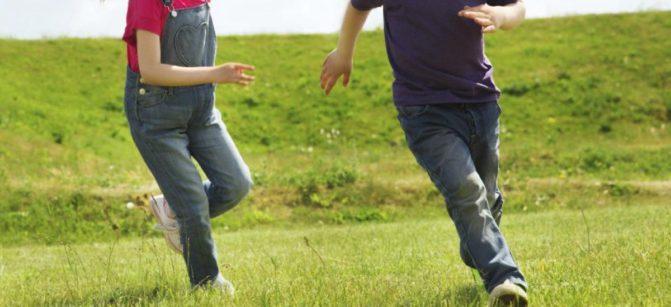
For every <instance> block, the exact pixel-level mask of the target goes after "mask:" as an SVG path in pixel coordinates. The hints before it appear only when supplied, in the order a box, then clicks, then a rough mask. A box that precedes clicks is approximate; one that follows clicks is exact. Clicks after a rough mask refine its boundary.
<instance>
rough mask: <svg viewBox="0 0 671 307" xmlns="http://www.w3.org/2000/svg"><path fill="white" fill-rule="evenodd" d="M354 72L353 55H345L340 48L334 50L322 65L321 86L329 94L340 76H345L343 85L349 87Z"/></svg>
mask: <svg viewBox="0 0 671 307" xmlns="http://www.w3.org/2000/svg"><path fill="white" fill-rule="evenodd" d="M351 73H352V57H351V56H343V55H342V54H340V53H339V52H338V49H336V50H333V51H332V52H331V53H329V55H328V56H326V60H324V64H323V65H322V74H321V77H320V79H321V87H322V90H324V92H325V93H326V95H327V96H328V95H329V94H330V93H331V90H332V89H333V87H334V86H335V84H336V82H338V79H340V76H343V79H342V85H343V86H344V87H347V85H349V77H350V74H351Z"/></svg>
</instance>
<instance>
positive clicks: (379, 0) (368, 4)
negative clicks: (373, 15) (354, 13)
mask: <svg viewBox="0 0 671 307" xmlns="http://www.w3.org/2000/svg"><path fill="white" fill-rule="evenodd" d="M383 2H384V1H383V0H352V6H353V7H354V8H355V9H357V10H360V11H369V10H372V9H374V8H376V7H380V6H382V4H383Z"/></svg>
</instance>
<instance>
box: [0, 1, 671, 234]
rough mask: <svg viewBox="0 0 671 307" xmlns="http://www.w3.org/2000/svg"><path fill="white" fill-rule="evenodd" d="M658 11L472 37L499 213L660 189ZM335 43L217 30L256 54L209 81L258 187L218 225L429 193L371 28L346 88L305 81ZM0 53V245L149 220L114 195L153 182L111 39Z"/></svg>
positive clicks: (350, 214)
mask: <svg viewBox="0 0 671 307" xmlns="http://www.w3.org/2000/svg"><path fill="white" fill-rule="evenodd" d="M669 17H671V13H646V14H633V15H607V16H584V17H571V18H562V19H550V20H533V21H529V22H528V23H526V24H525V26H524V27H522V28H520V29H519V30H516V31H513V32H510V33H499V34H496V35H493V36H489V37H488V38H487V44H488V46H487V51H488V55H489V56H490V58H491V59H492V61H493V62H494V65H495V67H496V79H497V83H498V84H499V86H500V87H501V88H502V89H503V90H504V98H503V100H502V105H503V109H504V114H503V118H502V121H503V129H502V140H503V145H502V159H503V165H502V185H503V187H504V189H505V191H506V192H507V195H508V202H507V203H508V208H509V211H535V210H543V209H545V208H563V207H568V208H575V207H585V206H592V205H595V204H596V205H613V204H632V203H634V204H635V203H637V202H639V201H646V202H649V203H663V202H666V203H668V196H669V195H668V193H669V192H668V191H669V190H671V189H669V184H668V180H669V179H671V164H670V163H668V161H670V160H671V131H670V129H669V121H670V120H671V93H670V91H669V88H671V60H670V59H669V57H668V50H669V49H670V48H671V42H670V41H669V40H668V39H667V36H668V33H669V32H671V18H669ZM651 29H654V30H651ZM335 40H336V37H335V36H328V35H327V36H323V35H321V36H249V37H226V38H220V42H219V43H220V44H219V46H220V48H219V50H220V53H219V60H218V62H223V61H226V60H236V61H242V62H250V63H254V64H255V65H256V66H257V67H258V73H257V77H258V80H259V81H258V82H257V83H256V84H255V85H254V86H253V87H251V88H247V89H240V88H233V87H225V86H222V87H219V89H218V92H217V94H218V100H217V103H218V105H219V107H220V108H221V110H222V112H223V113H224V117H225V120H226V122H227V125H228V127H229V130H230V131H231V132H232V134H233V136H234V138H235V139H236V141H237V143H238V145H239V147H240V149H241V151H242V152H243V155H244V156H245V157H246V159H247V160H248V162H249V164H250V167H251V168H252V170H253V172H254V176H255V179H256V182H257V189H256V192H255V193H254V195H253V196H252V198H251V199H250V200H249V201H248V203H250V204H252V205H253V206H251V207H250V206H244V207H243V208H242V209H241V210H237V211H235V212H234V213H233V214H231V215H229V217H226V218H224V219H222V220H220V221H217V223H216V226H218V227H219V226H224V225H225V226H228V227H231V228H237V227H244V226H248V225H257V224H259V223H279V222H282V221H286V222H289V223H292V222H296V221H305V220H308V221H317V220H321V221H326V222H347V221H358V220H385V219H394V218H395V217H397V216H404V215H413V214H420V213H417V212H418V211H420V210H415V209H412V208H411V207H412V206H415V205H421V204H424V203H426V204H430V205H431V206H434V207H435V206H436V204H437V203H439V202H440V197H439V196H438V195H437V194H436V193H435V191H434V189H433V188H432V187H431V184H430V183H429V182H428V180H427V178H426V176H425V175H424V174H423V172H422V171H421V170H420V169H418V168H417V167H416V166H415V164H414V161H413V159H412V157H411V156H410V154H409V153H408V152H407V149H405V147H404V141H403V136H402V133H401V131H400V129H399V128H398V124H397V122H396V120H395V114H394V109H393V107H392V103H391V99H390V92H389V88H390V86H389V85H390V82H391V73H390V69H389V67H388V64H387V60H386V56H385V54H384V47H383V39H382V33H381V32H372V33H365V34H364V35H363V37H362V38H361V40H360V44H359V49H358V51H357V52H358V54H357V59H356V64H355V65H356V71H355V75H354V79H353V81H352V86H351V90H349V91H344V90H342V89H337V90H336V92H335V94H334V95H333V96H332V97H329V98H327V97H324V96H323V95H321V94H320V93H319V87H318V84H317V82H316V79H317V76H318V73H319V69H320V67H319V65H320V63H321V60H322V57H323V56H324V55H325V54H326V52H328V51H329V49H330V48H332V46H334V44H335ZM0 58H1V59H3V60H2V63H0V76H3V82H0V109H1V110H2V112H0V184H1V185H2V186H3V187H6V188H4V189H2V190H1V191H0V212H2V213H0V230H2V231H4V232H5V233H12V234H13V235H10V236H4V237H5V238H8V239H0V242H3V243H8V242H10V241H11V242H17V240H18V241H25V240H29V239H34V238H35V236H37V237H39V238H40V240H42V241H47V242H55V241H58V240H70V239H77V240H79V239H85V238H89V237H90V235H91V234H95V237H96V238H98V239H100V238H108V239H109V238H112V232H111V231H110V229H120V230H121V231H122V234H129V233H138V232H142V231H146V230H147V222H146V221H145V217H144V215H143V214H141V213H140V212H137V211H133V212H131V211H125V210H123V209H122V208H123V202H124V200H125V199H126V198H127V197H128V195H129V194H133V193H136V192H138V191H149V190H152V188H151V186H149V187H148V185H151V182H152V179H151V177H150V175H149V173H148V172H147V171H146V169H145V167H144V165H143V164H142V162H141V159H140V157H139V155H138V154H137V152H136V150H135V148H134V146H133V145H132V141H131V140H130V137H129V134H128V131H127V128H126V123H125V119H124V116H123V110H122V100H123V97H122V95H123V92H122V90H123V79H124V63H125V56H124V50H123V45H122V44H121V42H119V41H115V40H71V39H65V40H50V41H13V40H0ZM333 129H337V130H338V131H339V132H340V134H339V136H338V137H337V138H335V139H333V138H329V137H328V136H327V134H328V132H329V131H333ZM652 180H654V181H657V182H656V183H649V182H650V181H652ZM567 189H571V190H572V193H566V192H565V191H566V190H567ZM418 200H419V201H418ZM313 208H320V209H319V210H315V209H313ZM54 216H58V217H60V218H61V219H62V220H66V221H67V220H70V221H76V222H69V223H68V222H66V223H55V224H53V223H51V224H50V223H48V221H49V220H51V219H52V218H53V217H54Z"/></svg>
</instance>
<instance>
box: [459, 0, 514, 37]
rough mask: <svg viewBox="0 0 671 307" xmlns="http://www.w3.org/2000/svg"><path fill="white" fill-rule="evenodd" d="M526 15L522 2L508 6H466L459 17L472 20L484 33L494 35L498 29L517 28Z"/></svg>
mask: <svg viewBox="0 0 671 307" xmlns="http://www.w3.org/2000/svg"><path fill="white" fill-rule="evenodd" d="M525 15H526V8H525V7H524V2H523V1H522V0H517V2H515V3H512V4H508V5H506V6H490V5H487V4H483V5H479V6H474V7H470V6H466V7H465V8H464V9H463V10H462V11H460V12H459V16H461V17H464V18H468V19H471V20H473V21H475V22H476V23H477V24H479V25H480V26H481V27H482V32H484V33H492V32H494V31H496V30H498V29H503V30H512V29H514V28H517V26H519V25H520V24H521V23H522V21H524V17H525Z"/></svg>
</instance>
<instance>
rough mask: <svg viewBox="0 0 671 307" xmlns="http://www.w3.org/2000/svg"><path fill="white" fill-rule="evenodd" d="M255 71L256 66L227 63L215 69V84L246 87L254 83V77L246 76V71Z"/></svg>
mask: <svg viewBox="0 0 671 307" xmlns="http://www.w3.org/2000/svg"><path fill="white" fill-rule="evenodd" d="M247 70H249V71H252V70H254V66H252V65H247V64H240V63H226V64H223V65H219V66H217V67H215V69H214V83H220V84H221V83H233V84H237V85H242V86H246V85H249V84H250V83H251V82H252V81H254V79H255V78H254V76H249V75H246V74H245V71H247Z"/></svg>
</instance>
